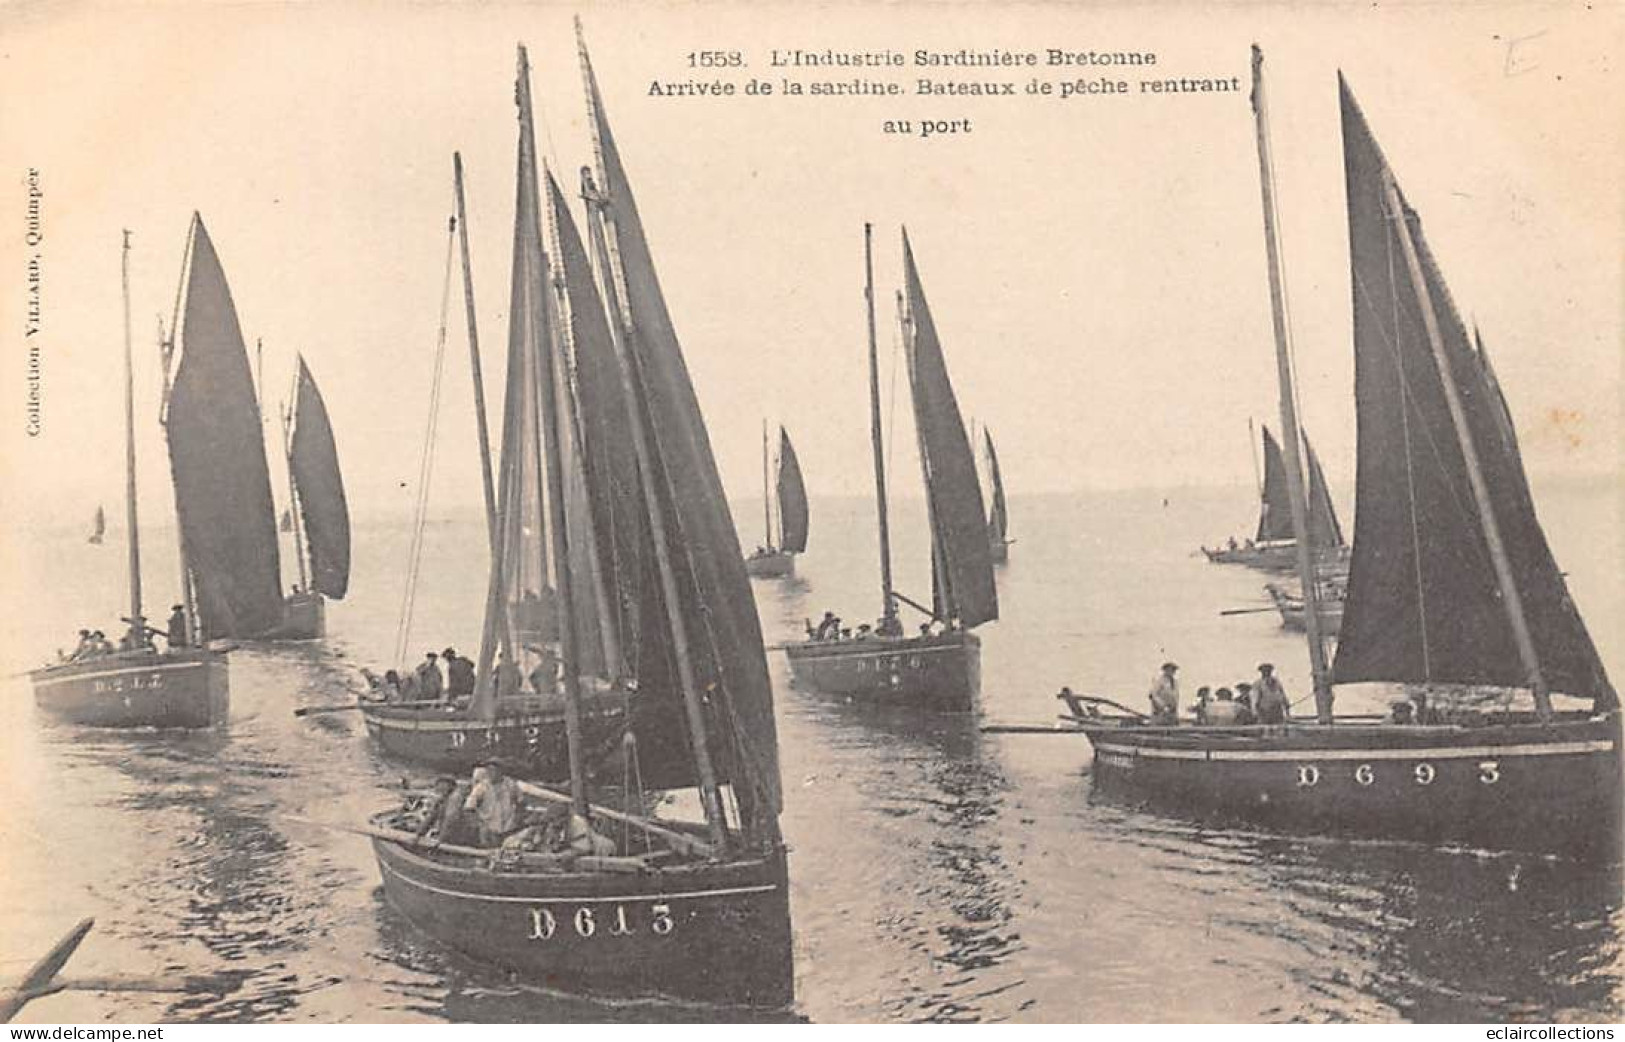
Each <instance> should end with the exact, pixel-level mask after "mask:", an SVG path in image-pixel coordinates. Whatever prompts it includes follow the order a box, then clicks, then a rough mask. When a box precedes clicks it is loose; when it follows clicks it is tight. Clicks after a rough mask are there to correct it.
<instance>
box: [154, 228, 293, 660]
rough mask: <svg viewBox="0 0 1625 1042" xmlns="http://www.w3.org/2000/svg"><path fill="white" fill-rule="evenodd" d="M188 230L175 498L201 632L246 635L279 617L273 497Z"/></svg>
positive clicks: (209, 276)
mask: <svg viewBox="0 0 1625 1042" xmlns="http://www.w3.org/2000/svg"><path fill="white" fill-rule="evenodd" d="M191 240H192V242H191V250H190V252H189V258H190V259H189V262H188V265H187V271H186V276H185V283H186V296H185V310H184V311H183V312H182V315H181V320H180V328H179V330H178V331H177V334H176V345H177V350H178V351H179V354H180V357H179V360H178V361H176V362H175V363H174V374H173V376H172V378H171V380H170V386H169V395H168V398H167V399H166V407H165V425H166V428H167V431H168V441H169V465H170V472H171V475H172V477H173V478H174V481H175V507H176V513H177V514H178V516H179V520H180V529H181V538H182V540H183V544H184V546H185V550H186V561H187V566H188V568H189V569H190V571H191V575H192V581H193V583H194V585H195V587H196V590H197V597H198V607H199V613H200V615H201V617H202V618H201V623H202V629H203V633H204V634H205V635H206V636H208V637H249V636H253V635H255V634H257V633H263V632H265V631H266V630H269V629H271V628H272V627H274V626H276V625H278V624H280V623H281V621H282V589H281V581H282V580H281V570H280V562H279V560H278V557H277V534H276V506H275V504H274V503H273V502H272V500H271V475H270V471H269V469H268V468H267V466H266V463H265V442H264V431H263V429H262V428H261V426H260V416H259V407H258V406H257V405H256V404H255V399H254V378H253V374H252V373H251V372H250V370H249V365H248V352H247V350H246V349H245V348H244V346H243V333H242V329H241V327H240V326H239V325H238V323H237V309H236V307H235V306H233V304H232V302H231V289H230V288H229V287H228V286H227V285H226V274H225V272H224V271H223V270H221V267H220V258H219V257H218V256H217V255H216V254H215V251H214V244H213V243H212V242H210V241H209V233H208V231H207V230H206V229H205V228H204V227H203V218H201V217H199V216H198V215H197V214H193V215H192V233H191Z"/></svg>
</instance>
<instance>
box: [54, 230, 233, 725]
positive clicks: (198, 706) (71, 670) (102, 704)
mask: <svg viewBox="0 0 1625 1042" xmlns="http://www.w3.org/2000/svg"><path fill="white" fill-rule="evenodd" d="M123 279H124V512H125V525H126V530H127V531H128V532H129V583H130V614H129V616H128V617H126V618H125V619H124V621H125V622H126V623H127V624H128V625H129V630H128V631H127V632H126V634H125V637H124V639H123V641H122V642H121V644H120V649H119V650H117V651H109V650H100V649H97V648H95V647H93V646H89V645H88V644H86V643H83V642H82V643H81V645H80V647H79V648H78V649H76V650H75V651H74V653H73V655H72V656H70V657H69V658H67V659H64V660H63V661H61V662H58V663H55V664H53V665H50V666H46V667H44V668H42V669H36V670H34V671H33V672H31V673H30V674H29V679H30V680H31V681H32V682H33V687H34V701H35V704H37V705H38V706H39V707H40V708H41V709H42V710H44V711H45V712H46V713H49V714H50V715H51V716H53V717H56V718H58V719H60V720H65V721H67V722H69V723H75V724H84V725H88V726H92V727H156V728H201V727H212V726H214V725H216V724H220V723H224V722H225V719H226V714H227V709H228V706H229V701H230V690H231V685H230V675H229V673H228V670H227V661H226V655H225V653H224V652H220V651H213V650H210V649H208V648H205V647H191V646H188V641H187V639H186V635H185V634H172V633H165V632H164V631H163V630H157V629H154V628H153V627H151V626H148V625H147V620H146V617H145V616H144V615H143V614H142V603H141V530H140V527H139V525H138V523H137V521H138V519H137V505H136V492H135V489H136V481H135V477H136V460H135V375H134V371H135V363H134V359H133V357H132V354H131V348H130V233H129V232H125V233H124V248H123ZM99 513H100V511H99V510H98V514H99ZM182 554H183V557H184V554H185V547H184V545H183V547H182ZM182 564H183V571H184V570H185V568H184V564H185V562H184V560H183V562H182ZM193 632H195V631H193ZM155 634H156V635H158V636H163V637H166V638H168V639H167V643H168V645H169V647H168V649H167V650H165V651H159V650H158V649H157V648H156V647H155V646H154V645H153V636H154V635H155Z"/></svg>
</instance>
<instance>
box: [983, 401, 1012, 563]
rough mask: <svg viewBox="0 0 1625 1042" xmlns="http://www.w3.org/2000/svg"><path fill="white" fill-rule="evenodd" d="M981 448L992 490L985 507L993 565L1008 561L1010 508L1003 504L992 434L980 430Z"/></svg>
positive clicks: (1000, 479) (988, 542) (989, 548)
mask: <svg viewBox="0 0 1625 1042" xmlns="http://www.w3.org/2000/svg"><path fill="white" fill-rule="evenodd" d="M982 447H983V451H984V454H985V455H986V457H987V481H988V486H989V488H990V489H991V490H992V494H991V496H990V497H989V499H990V501H989V503H988V507H987V546H988V552H989V553H991V554H992V555H993V563H994V564H1005V563H1007V562H1008V561H1009V560H1010V544H1011V543H1013V542H1015V540H1014V539H1011V538H1010V508H1009V507H1007V506H1006V505H1005V502H1004V474H1003V472H1002V471H1000V470H999V454H998V452H997V450H995V449H994V448H993V432H992V431H990V430H988V429H987V428H986V427H983V428H982Z"/></svg>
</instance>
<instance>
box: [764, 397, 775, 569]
mask: <svg viewBox="0 0 1625 1042" xmlns="http://www.w3.org/2000/svg"><path fill="white" fill-rule="evenodd" d="M767 469H768V466H767V419H766V418H765V417H764V418H763V420H762V531H763V532H764V533H765V534H766V536H767V549H768V551H769V552H771V551H772V549H773V492H772V490H771V489H770V488H769V487H768V479H767Z"/></svg>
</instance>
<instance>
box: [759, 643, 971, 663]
mask: <svg viewBox="0 0 1625 1042" xmlns="http://www.w3.org/2000/svg"><path fill="white" fill-rule="evenodd" d="M967 647H969V645H968V644H960V645H958V646H957V647H945V648H899V649H897V650H895V651H866V652H864V653H863V654H861V655H847V654H841V653H839V652H837V653H832V654H822V655H815V654H807V653H803V652H794V651H791V652H789V654H790V661H791V663H792V664H794V663H800V662H849V661H851V660H852V659H858V658H903V657H904V656H906V655H941V654H945V653H947V652H954V651H964V650H965V649H966V648H967ZM786 650H787V651H788V650H789V649H786Z"/></svg>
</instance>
